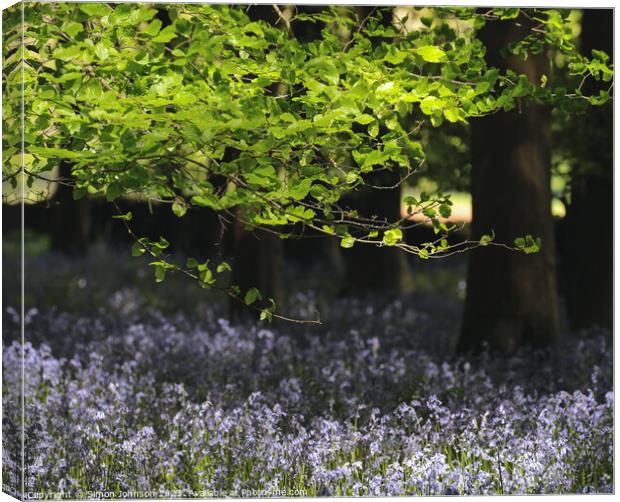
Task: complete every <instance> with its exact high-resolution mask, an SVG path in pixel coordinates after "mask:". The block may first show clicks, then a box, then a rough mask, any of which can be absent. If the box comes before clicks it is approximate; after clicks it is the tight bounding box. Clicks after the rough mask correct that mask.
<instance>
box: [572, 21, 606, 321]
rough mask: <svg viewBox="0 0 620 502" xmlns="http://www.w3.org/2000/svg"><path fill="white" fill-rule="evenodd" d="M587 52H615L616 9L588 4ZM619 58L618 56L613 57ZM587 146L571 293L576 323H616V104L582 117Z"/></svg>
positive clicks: (576, 182)
mask: <svg viewBox="0 0 620 502" xmlns="http://www.w3.org/2000/svg"><path fill="white" fill-rule="evenodd" d="M581 42H582V47H581V49H582V53H583V55H584V56H587V57H590V56H591V51H592V49H598V50H603V51H605V52H606V53H607V54H609V55H610V56H613V10H611V9H586V10H585V11H584V15H583V20H582V28H581ZM612 61H613V58H612ZM607 87H609V82H603V83H602V84H601V83H598V82H594V81H590V82H589V83H588V84H586V86H584V89H583V91H584V93H586V94H598V92H599V91H600V90H601V89H606V88H607ZM582 121H583V122H582V123H583V124H584V127H583V136H582V138H581V139H580V141H581V142H583V144H584V145H585V148H584V149H583V150H582V151H581V152H580V153H581V156H582V158H580V159H577V165H576V166H575V167H574V171H573V177H572V183H571V202H570V205H569V206H568V208H567V213H566V227H565V228H566V232H567V233H566V237H567V238H566V260H565V263H564V267H565V268H564V270H565V274H566V281H565V291H564V292H565V296H566V306H567V313H568V318H569V322H570V325H571V328H573V329H582V328H588V327H591V326H595V325H597V326H601V327H605V328H608V329H611V328H612V325H613V214H614V207H613V105H612V103H611V102H609V103H607V104H606V105H604V106H602V107H590V108H589V109H588V111H587V112H586V114H585V115H584V116H583V117H582Z"/></svg>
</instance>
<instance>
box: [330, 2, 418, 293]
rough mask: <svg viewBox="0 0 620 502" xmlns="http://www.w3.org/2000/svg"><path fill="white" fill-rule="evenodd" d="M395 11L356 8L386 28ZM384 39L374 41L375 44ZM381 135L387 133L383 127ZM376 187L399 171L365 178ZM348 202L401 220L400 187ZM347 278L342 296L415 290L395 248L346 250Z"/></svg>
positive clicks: (364, 192) (369, 191) (367, 192)
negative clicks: (371, 16) (380, 15)
mask: <svg viewBox="0 0 620 502" xmlns="http://www.w3.org/2000/svg"><path fill="white" fill-rule="evenodd" d="M392 10H393V9H392V8H383V9H379V8H378V7H371V6H358V7H356V11H357V16H358V19H359V21H360V23H361V22H364V20H365V19H367V17H369V16H370V15H376V14H379V13H380V14H382V24H383V26H386V27H387V26H390V25H391V24H392ZM380 42H381V40H380V39H377V40H372V43H373V44H378V43H380ZM381 129H382V130H381V131H380V135H381V134H384V133H386V132H387V130H385V129H384V128H381ZM364 179H365V181H366V182H367V183H369V184H371V185H374V186H384V187H388V186H394V185H397V184H398V182H399V180H400V172H399V168H398V167H396V166H394V168H393V170H384V171H375V172H371V173H369V174H368V175H366V176H365V177H364ZM347 201H348V202H349V203H350V205H351V207H352V208H353V209H357V210H358V211H359V212H360V214H362V215H364V216H370V215H376V216H377V217H378V218H379V219H387V220H389V221H395V220H397V219H399V218H400V217H401V188H400V186H397V187H396V188H393V189H390V190H377V189H373V188H368V187H367V188H363V189H361V190H360V191H358V192H357V193H355V194H352V195H351V196H350V197H349V198H348V199H347ZM343 256H344V263H345V277H344V284H343V288H342V292H343V294H355V293H361V292H372V291H383V292H393V293H397V294H401V293H406V292H408V291H410V290H411V289H412V284H413V281H412V279H411V271H410V269H409V264H408V263H407V257H406V255H405V253H403V252H402V251H399V250H398V249H394V248H378V247H374V246H369V245H361V244H358V245H356V246H354V247H352V248H350V249H347V250H345V251H344V254H343Z"/></svg>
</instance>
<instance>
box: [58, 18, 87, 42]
mask: <svg viewBox="0 0 620 502" xmlns="http://www.w3.org/2000/svg"><path fill="white" fill-rule="evenodd" d="M62 31H64V32H65V33H66V34H67V35H69V36H70V37H71V38H75V36H76V35H77V34H78V33H81V32H83V31H84V27H83V26H82V23H76V22H75V21H70V22H68V23H65V24H63V25H62Z"/></svg>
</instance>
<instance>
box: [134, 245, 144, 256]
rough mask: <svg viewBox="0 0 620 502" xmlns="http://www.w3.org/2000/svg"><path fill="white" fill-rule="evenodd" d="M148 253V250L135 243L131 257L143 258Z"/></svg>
mask: <svg viewBox="0 0 620 502" xmlns="http://www.w3.org/2000/svg"><path fill="white" fill-rule="evenodd" d="M145 252H146V249H145V248H144V246H143V245H142V244H140V243H139V242H134V243H133V246H131V256H142V255H143V254H144V253H145Z"/></svg>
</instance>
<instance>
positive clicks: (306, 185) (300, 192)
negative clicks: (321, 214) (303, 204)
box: [289, 178, 312, 200]
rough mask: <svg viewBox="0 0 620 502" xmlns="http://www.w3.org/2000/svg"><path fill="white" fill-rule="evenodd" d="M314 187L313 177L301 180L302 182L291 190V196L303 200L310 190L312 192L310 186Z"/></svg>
mask: <svg viewBox="0 0 620 502" xmlns="http://www.w3.org/2000/svg"><path fill="white" fill-rule="evenodd" d="M311 187H312V178H305V179H303V180H301V182H300V183H299V184H298V185H297V186H295V187H294V188H292V189H290V190H289V193H290V195H291V197H292V198H293V199H295V200H301V199H303V198H304V197H305V196H306V195H308V192H310V188H311Z"/></svg>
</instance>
